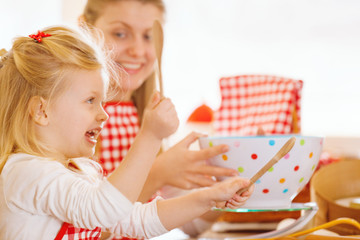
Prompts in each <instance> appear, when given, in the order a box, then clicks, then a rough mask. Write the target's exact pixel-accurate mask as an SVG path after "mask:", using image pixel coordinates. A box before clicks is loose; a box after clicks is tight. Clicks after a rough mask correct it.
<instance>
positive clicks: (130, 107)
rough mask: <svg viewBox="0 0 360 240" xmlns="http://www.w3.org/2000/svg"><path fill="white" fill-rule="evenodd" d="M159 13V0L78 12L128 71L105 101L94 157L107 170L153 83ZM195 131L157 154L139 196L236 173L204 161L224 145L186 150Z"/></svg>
mask: <svg viewBox="0 0 360 240" xmlns="http://www.w3.org/2000/svg"><path fill="white" fill-rule="evenodd" d="M164 14H165V7H164V3H163V2H162V0H88V2H87V5H86V7H85V10H84V13H83V15H82V16H81V20H82V22H83V23H84V24H85V25H86V26H87V27H90V28H93V27H94V28H96V29H99V30H101V32H102V33H103V36H104V40H105V43H106V45H107V47H108V48H109V49H110V50H111V52H112V56H113V60H114V61H115V62H116V63H117V64H118V65H119V74H121V73H122V72H123V70H125V71H126V73H127V76H128V77H125V78H124V77H123V78H122V80H121V81H122V82H121V83H120V84H119V85H120V86H121V88H120V89H118V91H117V94H116V96H114V98H113V99H112V102H108V103H106V105H105V110H106V111H107V113H108V114H109V120H108V121H107V124H106V126H105V127H104V131H103V132H102V135H101V146H100V149H101V154H100V163H101V165H102V166H103V168H104V170H105V171H106V172H107V173H111V171H112V170H113V169H115V168H116V166H117V165H118V164H119V163H120V162H121V160H122V158H123V157H124V156H125V155H126V153H127V151H128V149H129V148H130V146H131V144H132V142H133V139H134V137H135V136H136V134H137V131H138V129H139V125H140V124H141V121H142V116H143V111H144V107H145V106H146V104H147V102H148V101H149V97H150V95H151V94H152V93H153V91H154V89H155V87H156V84H155V83H156V82H155V74H154V63H155V60H156V55H155V49H154V47H153V42H152V36H151V35H152V25H153V22H154V21H155V20H159V21H161V22H164ZM200 136H203V135H202V134H199V133H191V134H189V135H188V136H187V137H185V138H184V139H183V140H182V141H180V142H179V143H178V144H176V145H175V146H173V147H172V148H170V149H169V150H167V151H165V152H162V153H160V154H159V155H158V157H157V159H156V160H155V162H154V164H153V167H152V169H151V171H150V173H149V176H148V178H147V181H146V183H145V185H144V188H143V191H142V193H141V196H140V198H139V199H138V200H139V201H142V202H146V201H148V200H149V199H150V198H151V197H152V196H153V195H154V193H156V192H157V191H158V190H160V189H161V188H162V187H164V186H166V185H170V186H172V187H176V188H181V189H193V188H198V187H204V186H210V185H212V184H214V183H215V182H216V180H214V178H213V177H212V176H215V177H218V176H236V175H238V174H237V172H236V171H235V170H233V169H225V168H219V167H215V166H209V165H207V164H206V160H207V159H208V158H210V157H212V156H215V155H218V154H221V153H224V152H226V151H227V150H228V146H226V145H220V146H215V147H212V148H207V149H203V150H199V151H190V150H189V146H190V145H191V144H192V143H193V142H195V141H196V140H197V139H198V138H199V137H200ZM200 225H202V224H200ZM200 228H201V227H200ZM197 230H200V229H197ZM200 231H201V230H200Z"/></svg>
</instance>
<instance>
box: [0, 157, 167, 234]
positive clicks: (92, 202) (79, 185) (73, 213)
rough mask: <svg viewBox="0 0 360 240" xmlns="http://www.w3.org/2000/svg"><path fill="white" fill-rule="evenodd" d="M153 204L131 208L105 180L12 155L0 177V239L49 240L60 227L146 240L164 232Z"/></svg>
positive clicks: (34, 158) (60, 166) (53, 164)
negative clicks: (69, 225)
mask: <svg viewBox="0 0 360 240" xmlns="http://www.w3.org/2000/svg"><path fill="white" fill-rule="evenodd" d="M129 184H131V183H129ZM157 200H158V199H157ZM157 200H155V201H152V202H150V203H147V204H141V203H135V204H132V203H131V202H130V201H129V200H128V199H127V198H126V197H125V196H124V195H123V194H121V192H119V191H118V190H117V189H116V188H115V187H113V186H112V184H111V183H109V182H108V181H107V180H103V179H100V178H89V176H87V175H85V174H81V173H76V172H74V171H71V170H69V169H68V168H66V167H65V166H64V165H63V164H61V163H60V162H57V161H55V160H51V159H47V158H39V157H36V156H32V155H28V154H13V155H11V156H10V157H9V159H8V160H7V162H6V164H5V166H4V168H3V170H2V172H1V175H0V239H2V240H7V239H11V240H13V239H39V240H41V239H54V237H55V236H56V235H57V233H58V231H59V230H60V228H61V225H62V223H63V222H69V223H72V224H73V225H74V226H75V227H80V228H87V229H93V228H95V227H101V228H104V229H105V228H106V229H110V230H111V231H113V232H114V233H116V234H120V235H122V236H132V237H137V238H151V237H154V236H157V235H160V234H163V233H165V232H167V230H166V229H165V228H164V226H163V225H162V224H161V222H160V220H159V218H158V215H157V206H156V201H157Z"/></svg>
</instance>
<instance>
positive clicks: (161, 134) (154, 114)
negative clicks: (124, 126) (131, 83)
mask: <svg viewBox="0 0 360 240" xmlns="http://www.w3.org/2000/svg"><path fill="white" fill-rule="evenodd" d="M178 126H179V119H178V116H177V113H176V110H175V106H174V104H173V103H172V102H171V100H170V99H169V98H163V99H161V98H160V94H159V93H158V92H156V93H155V94H154V95H153V96H152V97H151V101H150V103H149V104H148V106H147V107H146V109H145V111H144V119H143V123H142V130H143V131H147V132H150V133H152V134H153V135H154V136H155V137H156V138H158V139H163V138H166V137H168V136H169V135H171V134H172V133H174V132H175V131H176V129H177V128H178Z"/></svg>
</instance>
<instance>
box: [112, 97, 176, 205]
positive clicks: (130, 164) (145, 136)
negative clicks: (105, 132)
mask: <svg viewBox="0 0 360 240" xmlns="http://www.w3.org/2000/svg"><path fill="white" fill-rule="evenodd" d="M178 124H179V120H178V118H177V114H176V111H175V107H174V105H173V104H172V102H171V101H170V100H169V99H167V98H164V99H160V96H159V93H156V94H154V96H153V98H152V101H151V102H150V104H149V106H147V108H146V110H145V114H144V121H143V123H142V127H141V129H140V132H139V134H138V135H137V137H136V138H135V141H134V143H133V144H132V146H131V148H130V150H129V152H128V153H127V155H126V157H125V158H124V160H123V161H122V162H121V164H120V165H119V167H118V168H117V169H115V171H114V172H113V173H112V174H111V175H110V176H109V177H108V181H109V182H111V183H112V184H113V185H114V186H115V187H116V188H117V189H118V190H119V191H120V192H121V193H122V194H124V195H125V196H126V197H127V198H128V199H129V200H130V201H132V202H135V201H136V200H137V199H138V197H139V195H140V192H141V190H142V188H143V186H144V183H145V181H146V178H147V176H148V173H149V171H150V168H151V166H152V164H153V162H154V159H155V157H156V155H157V153H158V151H159V149H160V146H161V141H162V139H163V138H165V137H167V136H169V135H170V134H172V133H174V132H175V131H176V129H177V127H178Z"/></svg>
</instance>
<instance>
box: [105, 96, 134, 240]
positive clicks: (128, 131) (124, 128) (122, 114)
mask: <svg viewBox="0 0 360 240" xmlns="http://www.w3.org/2000/svg"><path fill="white" fill-rule="evenodd" d="M104 109H105V111H106V112H107V114H109V119H108V120H107V122H106V123H105V125H104V128H103V130H102V131H101V135H100V138H101V156H100V160H99V163H100V164H101V166H102V168H103V170H104V175H105V176H106V175H108V174H110V173H112V172H113V171H114V170H115V168H116V167H118V166H119V164H120V162H121V161H122V160H123V158H124V157H125V155H126V154H127V152H128V151H129V149H130V146H131V144H132V143H133V142H134V140H135V137H136V135H137V134H138V132H139V129H140V124H139V116H138V113H137V109H136V107H135V105H134V104H133V103H132V102H108V103H106V104H105V106H104ZM112 239H113V240H116V239H122V240H131V239H132V238H125V237H124V238H122V237H114V238H112Z"/></svg>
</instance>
